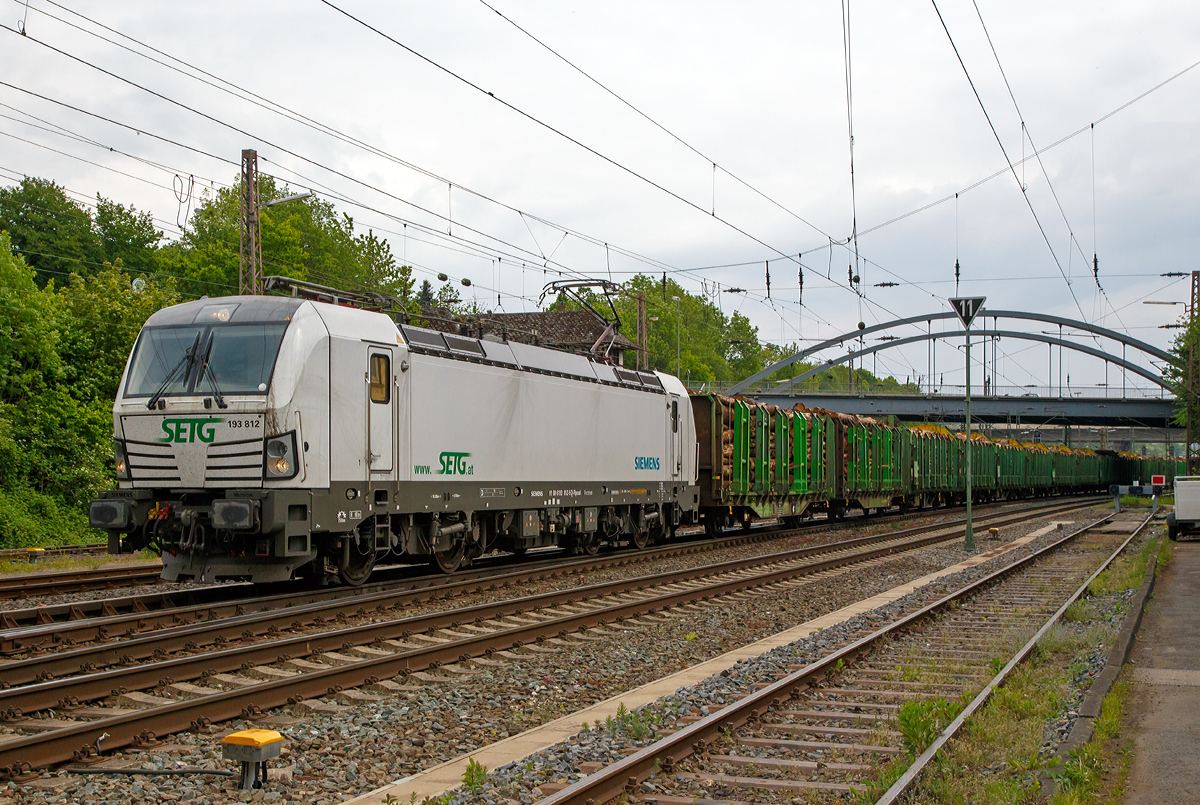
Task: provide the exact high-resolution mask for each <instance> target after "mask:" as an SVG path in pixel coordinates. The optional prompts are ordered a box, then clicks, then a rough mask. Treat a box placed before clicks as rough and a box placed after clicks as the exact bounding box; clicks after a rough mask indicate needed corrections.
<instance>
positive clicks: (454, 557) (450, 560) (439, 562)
mask: <svg viewBox="0 0 1200 805" xmlns="http://www.w3.org/2000/svg"><path fill="white" fill-rule="evenodd" d="M466 552H467V543H466V542H464V541H461V540H460V541H459V542H457V543H455V545H454V547H453V548H451V549H450V550H448V551H434V552H433V555H432V556H431V557H430V559H429V561H430V564H432V565H433V566H434V567H436V568H437V569H438V570H439V571H441V572H442V573H453V572H454V571H456V570H458V566H459V565H461V564H462V560H463V554H464V553H466ZM518 555H519V554H518Z"/></svg>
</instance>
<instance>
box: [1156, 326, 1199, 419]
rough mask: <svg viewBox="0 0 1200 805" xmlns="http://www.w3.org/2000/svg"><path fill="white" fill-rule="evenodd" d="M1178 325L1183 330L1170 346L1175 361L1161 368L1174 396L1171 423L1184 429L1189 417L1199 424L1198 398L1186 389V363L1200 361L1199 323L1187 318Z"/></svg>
mask: <svg viewBox="0 0 1200 805" xmlns="http://www.w3.org/2000/svg"><path fill="white" fill-rule="evenodd" d="M1184 315H1185V316H1186V314H1184ZM1180 323H1181V324H1183V325H1184V328H1183V329H1182V330H1180V332H1179V334H1178V335H1176V336H1175V341H1174V342H1173V343H1172V344H1171V353H1172V354H1174V355H1175V361H1174V362H1172V363H1168V364H1167V365H1166V366H1165V367H1163V379H1164V380H1166V381H1167V383H1168V385H1169V386H1170V387H1171V392H1172V393H1173V394H1174V395H1175V416H1174V417H1173V418H1172V420H1171V421H1172V423H1173V424H1174V425H1176V426H1177V427H1181V428H1186V427H1187V424H1188V416H1189V415H1190V416H1191V417H1192V422H1194V423H1200V398H1197V396H1196V394H1194V393H1193V392H1192V390H1191V389H1190V388H1188V382H1187V381H1188V373H1187V365H1188V363H1189V362H1190V361H1194V360H1200V321H1197V319H1196V318H1192V317H1188V318H1185V319H1183V320H1182V321H1181V322H1180Z"/></svg>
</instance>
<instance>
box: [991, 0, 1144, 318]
mask: <svg viewBox="0 0 1200 805" xmlns="http://www.w3.org/2000/svg"><path fill="white" fill-rule="evenodd" d="M971 3H972V5H974V6H975V14H976V16H978V18H979V25H980V27H981V28H983V35H984V37H985V38H986V39H987V43H988V47H989V48H991V51H992V56H993V57H994V58H995V60H996V67H997V69H999V71H1000V77H1001V78H1002V79H1004V87H1005V89H1006V90H1008V97H1009V100H1011V101H1012V104H1013V109H1014V110H1016V113H1017V118H1018V119H1019V120H1020V121H1021V134H1022V140H1021V147H1022V149H1024V147H1025V145H1024V144H1025V140H1026V139H1027V140H1029V147H1030V148H1031V149H1032V150H1033V154H1032V156H1033V157H1034V158H1035V159H1036V160H1037V163H1038V168H1040V169H1041V171H1042V176H1043V177H1044V178H1045V180H1046V187H1048V188H1049V189H1050V195H1051V197H1052V198H1053V199H1054V203H1055V205H1056V206H1057V207H1058V213H1059V215H1061V216H1062V220H1063V224H1064V225H1065V226H1066V227H1067V234H1068V235H1069V236H1070V239H1069V241H1068V246H1067V251H1068V256H1069V254H1070V250H1071V246H1072V245H1074V246H1075V248H1076V249H1077V250H1078V251H1079V256H1080V257H1082V258H1083V260H1084V261H1085V262H1086V261H1087V255H1086V254H1084V253H1083V247H1082V246H1080V245H1079V241H1078V240H1076V239H1075V230H1074V228H1073V227H1072V226H1071V222H1070V220H1068V219H1067V211H1066V210H1065V209H1063V205H1062V200H1061V199H1059V197H1058V191H1057V190H1055V189H1054V182H1053V181H1051V179H1050V172H1049V171H1047V170H1046V165H1045V164H1044V163H1043V162H1042V156H1041V153H1040V152H1039V151H1038V148H1037V144H1036V143H1034V141H1033V135H1031V134H1030V133H1029V127H1028V126H1027V125H1026V123H1025V115H1024V114H1022V112H1021V107H1020V105H1019V104H1018V103H1017V96H1016V94H1015V93H1013V88H1012V85H1011V84H1009V82H1008V74H1007V73H1005V72H1004V65H1003V64H1001V63H1000V54H999V53H998V52H996V45H995V43H994V42H992V35H991V33H989V32H988V28H987V23H985V22H984V21H983V12H982V11H980V9H979V3H978V2H977V0H971ZM1091 128H1092V130H1093V131H1095V127H1094V125H1093V126H1092V127H1091ZM1024 161H1025V160H1024V159H1022V160H1021V162H1022V164H1024ZM1093 179H1094V177H1093ZM1094 187H1095V183H1094V181H1093V188H1094ZM1094 200H1095V197H1094V195H1093V202H1094ZM1095 223H1096V222H1095V218H1094V216H1093V220H1092V233H1093V237H1094V235H1095ZM1093 257H1095V254H1093ZM1068 265H1070V263H1069V262H1068ZM1095 265H1096V266H1097V268H1096V276H1095V280H1096V287H1097V288H1098V289H1099V290H1100V293H1101V294H1104V296H1105V298H1106V299H1107V297H1108V294H1105V293H1104V288H1103V287H1102V286H1101V285H1100V276H1099V268H1098V266H1099V263H1098V262H1096V264H1095ZM1067 282H1068V284H1070V278H1069V274H1068V279H1067ZM1109 306H1110V307H1111V306H1112V303H1111V302H1109ZM1080 312H1082V310H1081V311H1080ZM1114 315H1116V314H1115V311H1114ZM1117 322H1118V323H1119V324H1120V325H1121V326H1122V327H1124V326H1125V322H1123V321H1121V317H1120V316H1117Z"/></svg>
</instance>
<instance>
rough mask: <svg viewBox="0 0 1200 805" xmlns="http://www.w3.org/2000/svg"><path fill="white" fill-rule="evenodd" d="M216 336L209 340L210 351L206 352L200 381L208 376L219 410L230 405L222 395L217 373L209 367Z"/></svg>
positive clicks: (201, 366)
mask: <svg viewBox="0 0 1200 805" xmlns="http://www.w3.org/2000/svg"><path fill="white" fill-rule="evenodd" d="M216 340H217V339H216V334H215V333H214V334H213V337H212V338H210V339H208V349H206V350H204V362H203V363H202V364H201V365H200V380H197V381H196V382H197V383H199V382H200V381H201V380H204V377H205V375H207V376H208V382H209V383H210V384H211V385H212V390H213V399H214V400H216V401H217V407H218V408H228V407H229V404H228V403H226V402H225V395H224V394H222V393H221V387H220V386H218V385H217V373H216V372H214V371H213V369H212V366H211V365H209V362H208V356H209V355H211V354H212V348H213V342H214V341H216Z"/></svg>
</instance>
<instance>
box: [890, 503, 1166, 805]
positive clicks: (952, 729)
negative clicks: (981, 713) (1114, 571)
mask: <svg viewBox="0 0 1200 805" xmlns="http://www.w3.org/2000/svg"><path fill="white" fill-rule="evenodd" d="M1153 517H1154V515H1153V513H1151V514H1150V515H1149V516H1147V517H1146V519H1145V520H1143V521H1142V522H1141V524H1140V525H1138V527H1137V528H1136V529H1134V530H1133V533H1131V534H1130V535H1129V538H1128V539H1126V540H1125V541H1124V542H1122V543H1121V544H1120V546H1119V547H1118V548H1117V549H1116V550H1115V551H1113V552H1112V554H1110V555H1109V557H1108V558H1107V559H1105V560H1104V563H1103V564H1101V565H1100V567H1099V568H1097V570H1096V572H1095V573H1093V574H1092V575H1090V576H1088V578H1087V580H1086V581H1084V582H1083V584H1081V585H1079V588H1078V589H1076V590H1075V592H1074V593H1072V594H1071V595H1070V596H1069V597H1068V598H1067V600H1066V601H1064V602H1063V605H1062V606H1060V607H1059V608H1058V610H1057V611H1056V612H1055V613H1054V614H1053V615H1051V616H1050V618H1049V619H1048V620H1047V621H1046V622H1045V623H1044V624H1042V627H1041V628H1040V629H1038V630H1037V632H1036V633H1035V634H1034V635H1033V637H1031V638H1029V640H1028V641H1027V642H1026V643H1025V645H1024V646H1022V647H1021V649H1020V650H1019V651H1017V653H1016V654H1014V655H1013V657H1012V659H1010V660H1009V661H1008V662H1007V663H1006V664H1005V666H1004V667H1003V668H1001V669H1000V672H999V673H997V674H996V675H995V676H994V677H992V679H991V681H990V682H988V683H987V684H986V685H984V687H983V690H981V691H980V692H979V694H978V695H977V696H976V697H975V698H974V699H972V700H971V703H970V704H969V705H967V706H966V707H965V708H963V711H962V712H961V713H959V714H958V716H957V717H955V719H954V720H953V721H951V722H950V723H949V724H948V725H947V726H946V728H945V729H944V730H942V732H941V734H940V735H938V737H937V738H936V739H934V742H933V743H932V744H930V745H929V748H928V749H926V750H925V751H924V752H922V753H921V755H920V756H919V757H918V758H917V759H916V760H915V761H913V764H912V765H911V766H909V767H908V769H907V770H906V771H905V772H904V774H902V775H901V776H900V779H898V780H896V782H895V783H893V784H892V787H891V788H889V789H888V790H887V791H885V792H884V794H883V796H881V797H880V798H879V799H878V800H877V801H876V803H875V805H893V803H895V802H896V801H897V800H898V799H899V798H900V795H901V794H903V793H904V792H905V791H906V790H907V789H908V788H909V786H911V785H912V784H913V783H914V782H916V779H917V776H918V775H919V774H920V773H921V771H922V770H923V769H924V768H925V767H926V766H928V765H929V762H930V761H931V760H933V758H934V756H936V755H937V753H938V752H939V751H940V750H941V748H942V747H943V746H945V745H946V742H947V741H949V740H950V739H951V738H953V737H954V735H955V733H957V732H958V730H959V728H960V727H962V725H963V724H964V723H966V720H967V719H968V718H970V717H971V716H972V715H973V714H974V713H975V712H976V711H978V710H979V708H980V707H982V706H983V705H984V704H985V703H986V702H987V700H988V699H989V698H991V695H992V693H993V692H995V690H996V689H997V688H999V687H1000V686H1001V685H1002V684H1004V680H1005V678H1006V677H1007V676H1008V675H1009V673H1011V672H1012V670H1013V669H1014V668H1016V667H1017V666H1018V665H1019V664H1021V663H1022V662H1024V661H1025V659H1026V658H1027V657H1028V656H1029V655H1030V653H1031V652H1032V651H1033V649H1034V646H1036V645H1037V644H1038V641H1039V640H1041V639H1042V638H1043V637H1044V636H1045V635H1046V633H1047V632H1048V631H1050V629H1051V627H1053V626H1054V624H1056V623H1058V621H1059V619H1060V618H1061V617H1062V616H1063V613H1065V612H1066V611H1067V608H1068V607H1069V606H1071V604H1074V603H1075V602H1076V601H1078V600H1079V598H1080V596H1082V595H1083V594H1084V593H1085V592H1086V591H1087V589H1088V587H1089V586H1091V584H1092V582H1093V581H1095V580H1096V577H1097V576H1099V575H1100V574H1101V573H1103V572H1104V571H1105V570H1107V569H1108V566H1109V565H1111V564H1112V563H1113V562H1114V561H1115V560H1116V558H1117V557H1118V556H1120V555H1121V553H1122V552H1124V550H1125V549H1126V548H1127V547H1128V546H1129V543H1131V542H1133V540H1134V538H1135V537H1137V535H1138V534H1140V533H1141V532H1142V529H1143V528H1145V527H1146V526H1147V525H1148V524H1149V523H1150V520H1151V519H1152V518H1153Z"/></svg>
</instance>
